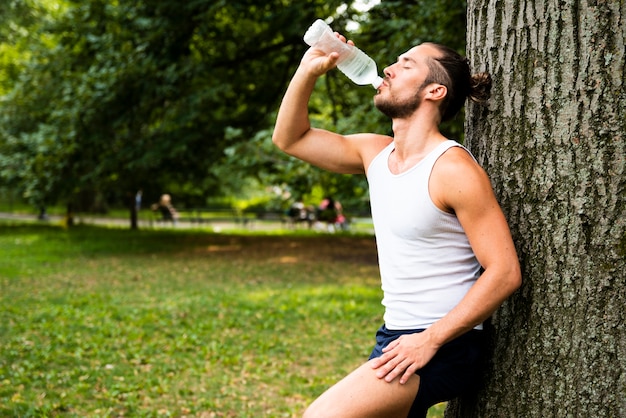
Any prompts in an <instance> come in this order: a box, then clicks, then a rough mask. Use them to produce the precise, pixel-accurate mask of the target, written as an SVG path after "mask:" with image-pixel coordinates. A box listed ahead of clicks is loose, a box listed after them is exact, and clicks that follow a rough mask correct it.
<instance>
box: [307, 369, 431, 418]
mask: <svg viewBox="0 0 626 418" xmlns="http://www.w3.org/2000/svg"><path fill="white" fill-rule="evenodd" d="M398 380H399V379H395V380H394V381H393V382H391V383H387V382H386V381H385V380H382V379H379V378H377V377H376V375H375V370H373V369H372V367H371V366H370V362H367V363H365V364H363V365H362V366H361V367H359V368H357V369H356V370H355V371H353V372H352V373H350V374H349V375H348V376H346V377H345V378H344V379H342V380H341V381H339V382H338V383H337V384H335V385H334V386H332V387H331V388H330V389H328V390H327V391H326V392H324V393H323V394H322V395H321V396H320V397H319V398H317V399H316V400H315V401H314V402H313V403H312V404H311V406H309V408H308V409H307V410H306V412H305V414H304V417H305V418H331V417H341V418H351V417H355V418H357V417H358V418H376V417H381V418H382V417H385V418H387V417H406V416H408V414H409V411H410V409H411V405H412V404H413V401H414V400H415V395H416V394H417V390H418V388H419V381H420V379H419V376H418V375H413V376H412V377H411V378H410V379H409V381H408V382H407V383H405V384H404V385H401V384H400V383H398Z"/></svg>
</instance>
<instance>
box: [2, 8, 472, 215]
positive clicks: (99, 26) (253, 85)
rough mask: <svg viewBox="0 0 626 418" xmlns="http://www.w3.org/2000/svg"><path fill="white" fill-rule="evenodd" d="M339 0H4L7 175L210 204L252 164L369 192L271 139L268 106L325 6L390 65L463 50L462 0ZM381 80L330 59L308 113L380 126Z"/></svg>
mask: <svg viewBox="0 0 626 418" xmlns="http://www.w3.org/2000/svg"><path fill="white" fill-rule="evenodd" d="M344 3H345V2H344V1H339V0H335V1H321V0H309V1H303V2H297V3H296V2H292V1H288V0H272V1H265V2H257V1H250V0H229V1H225V0H217V1H216V0H194V1H189V2H182V3H181V2H179V1H177V0H158V1H150V2H148V1H135V0H133V1H130V0H81V1H78V0H21V1H20V0H11V1H9V2H5V3H3V5H1V6H0V9H1V10H0V11H2V14H1V16H2V18H1V19H2V20H3V22H4V23H6V25H4V26H3V29H0V42H1V43H0V48H1V49H2V51H3V53H4V54H3V61H2V62H0V94H2V96H1V97H0V110H1V112H0V179H2V184H3V185H4V186H5V187H10V188H13V189H18V190H20V192H21V194H22V195H23V196H24V197H26V198H28V199H29V200H30V201H31V202H32V203H34V204H37V205H46V204H51V203H56V202H67V203H71V204H73V205H75V206H76V207H77V208H78V209H81V210H84V209H90V208H93V206H94V202H98V201H100V202H105V203H106V202H120V201H121V200H124V199H127V197H128V196H130V195H131V194H133V195H134V192H135V191H136V190H137V189H140V188H141V189H143V190H144V196H148V198H150V196H152V197H153V198H156V196H157V195H158V194H159V193H161V192H163V191H170V192H171V191H178V192H180V193H181V194H185V195H186V196H187V199H188V200H189V203H190V204H200V205H201V204H203V201H204V202H205V201H206V197H207V196H214V195H220V194H224V193H235V192H238V191H240V190H242V189H243V186H244V185H245V184H249V181H248V180H245V179H250V178H252V179H254V181H255V182H258V183H260V184H279V183H284V184H288V185H289V187H292V188H293V189H294V192H295V193H300V194H301V193H305V192H306V190H307V189H310V188H311V187H312V185H313V184H324V187H328V188H329V189H330V191H331V192H342V193H346V194H348V193H350V190H349V189H353V190H356V191H357V194H358V193H361V197H362V196H363V195H364V193H365V192H364V190H365V188H364V183H363V182H364V180H363V179H358V178H357V179H354V178H347V177H345V176H330V175H328V174H327V173H322V172H320V171H319V170H315V169H313V168H310V167H305V166H304V165H302V163H298V162H295V161H292V160H290V159H289V158H287V157H285V156H283V155H279V153H278V152H276V151H275V150H273V149H272V147H271V146H270V144H269V141H270V136H271V129H272V125H273V122H274V116H275V111H276V109H277V107H278V104H279V101H280V99H281V96H282V94H283V92H284V90H285V88H286V85H287V83H288V81H289V79H290V77H291V75H292V74H293V72H294V70H295V68H296V66H297V64H298V62H299V60H300V58H301V56H302V54H303V53H304V51H305V48H306V45H305V44H304V43H303V41H302V35H303V33H304V31H305V30H306V28H307V27H308V26H309V25H310V24H311V23H312V22H313V21H314V20H315V19H316V18H319V17H322V18H324V17H327V18H328V19H329V21H331V24H332V26H333V28H334V29H335V30H337V31H341V32H343V33H346V34H347V35H348V36H349V37H350V38H352V39H354V40H355V42H356V43H357V44H358V45H359V46H360V47H362V49H364V50H365V51H366V52H369V53H370V54H371V55H372V56H373V57H374V58H375V59H376V60H377V61H378V62H380V63H381V64H382V65H381V68H380V70H382V68H383V66H384V63H390V62H393V61H394V60H395V57H396V56H397V55H398V54H399V53H401V52H403V51H404V50H406V49H408V48H409V46H410V44H411V43H415V42H418V41H420V40H426V39H431V40H432V39H433V37H434V38H435V39H434V40H440V41H443V42H447V41H450V42H448V43H450V44H451V45H453V46H455V47H457V48H459V49H461V50H462V45H463V43H464V39H463V36H464V23H463V22H464V21H463V16H464V7H465V5H464V2H462V1H458V0H445V1H443V0H442V1H437V2H426V1H424V2H418V3H416V4H405V2H395V1H383V2H381V3H380V4H378V5H377V6H375V7H374V8H373V9H372V10H371V11H370V12H369V14H363V13H361V12H359V11H358V10H357V9H356V8H354V7H353V6H352V5H351V4H344ZM434 15H437V18H434ZM432 21H435V22H438V23H437V25H432V24H431V23H432ZM451 21H455V22H457V23H455V24H451ZM425 22H429V23H428V24H426V23H425ZM4 28H12V29H16V28H17V29H19V30H7V29H4ZM428 28H430V30H428ZM446 28H447V29H446ZM450 28H454V30H451V29H450ZM457 37H458V39H457ZM372 95H373V90H372V89H371V88H369V87H355V86H354V85H351V84H350V82H349V81H348V80H347V79H345V77H343V76H342V75H341V74H340V73H339V72H337V71H334V72H332V73H329V74H328V75H327V76H326V77H323V78H322V79H320V88H319V89H318V90H317V92H316V96H315V97H314V99H313V100H312V118H313V119H314V120H315V122H316V123H318V124H319V125H321V126H322V127H327V128H330V129H335V130H339V131H342V132H354V131H364V130H368V131H379V132H385V131H387V130H388V129H389V128H388V123H387V122H386V121H385V120H384V119H383V118H382V117H381V116H380V115H379V114H378V113H377V112H376V111H375V110H374V109H373V108H372V104H371V103H372V100H371V97H372ZM352 194H354V193H352ZM194 196H196V197H195V198H194ZM361 197H359V198H361Z"/></svg>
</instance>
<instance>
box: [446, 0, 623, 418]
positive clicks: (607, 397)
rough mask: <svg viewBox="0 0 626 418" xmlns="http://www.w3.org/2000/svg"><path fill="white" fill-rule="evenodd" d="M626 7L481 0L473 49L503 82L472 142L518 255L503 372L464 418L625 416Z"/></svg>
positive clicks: (500, 360)
mask: <svg viewBox="0 0 626 418" xmlns="http://www.w3.org/2000/svg"><path fill="white" fill-rule="evenodd" d="M625 19H626V3H625V2H624V1H598V2H579V1H565V2H564V1H555V0H549V1H542V2H526V1H520V0H509V1H502V2H484V1H475V0H472V1H470V2H469V7H468V22H469V26H468V50H469V51H470V53H471V54H470V55H471V57H472V65H473V67H474V68H476V69H477V70H478V69H479V70H488V71H489V72H491V73H492V74H493V76H494V79H495V86H494V90H493V99H492V103H491V106H490V109H489V110H481V109H479V108H470V112H469V115H470V116H469V118H468V124H467V142H468V143H469V147H470V148H471V149H472V150H473V152H474V153H475V155H476V156H477V157H478V159H479V160H480V162H481V163H482V164H483V165H484V166H485V167H486V169H487V170H488V171H489V172H490V174H491V178H492V180H493V182H494V185H495V189H496V192H497V194H498V198H499V200H500V202H501V203H502V206H503V208H504V210H505V212H506V215H507V217H508V219H509V221H510V223H511V227H512V230H513V234H514V239H515V242H516V243H517V246H518V250H519V255H520V257H521V263H522V269H523V276H524V283H523V286H522V288H521V290H520V291H519V292H518V293H517V294H516V295H515V296H514V297H513V298H512V299H511V300H510V301H509V302H508V303H506V304H505V305H504V306H503V308H502V309H500V310H499V312H498V314H497V315H496V316H495V318H494V321H493V325H494V328H495V338H494V352H493V364H492V368H491V371H490V373H489V376H488V379H487V386H486V388H485V389H484V390H483V391H482V392H481V393H480V394H479V395H478V398H477V399H463V400H462V401H461V402H460V403H458V404H453V405H452V406H451V408H450V411H449V412H450V414H447V415H448V416H450V415H451V416H459V417H472V416H476V417H494V416H505V417H522V416H523V417H545V416H551V417H561V416H576V417H600V416H602V417H609V416H611V417H622V416H626V343H625V341H626V327H624V323H625V322H626V321H625V320H626V318H625V316H626V314H625V310H624V306H626V293H625V292H624V288H625V287H626V228H625V222H626V221H625V220H626V201H625V199H624V197H625V190H626V173H625V171H624V170H625V161H624V155H625V147H626V145H625V138H626V118H624V115H625V114H626V85H625V74H624V68H625V67H624V62H625V61H626V54H625V43H626V25H624V20H625Z"/></svg>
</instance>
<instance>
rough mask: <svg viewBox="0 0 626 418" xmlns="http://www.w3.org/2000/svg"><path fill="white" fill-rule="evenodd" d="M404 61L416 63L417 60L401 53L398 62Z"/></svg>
mask: <svg viewBox="0 0 626 418" xmlns="http://www.w3.org/2000/svg"><path fill="white" fill-rule="evenodd" d="M400 61H403V62H411V63H416V62H417V61H415V60H414V59H413V58H411V57H409V56H407V55H404V54H402V55H400V56H399V57H398V62H400Z"/></svg>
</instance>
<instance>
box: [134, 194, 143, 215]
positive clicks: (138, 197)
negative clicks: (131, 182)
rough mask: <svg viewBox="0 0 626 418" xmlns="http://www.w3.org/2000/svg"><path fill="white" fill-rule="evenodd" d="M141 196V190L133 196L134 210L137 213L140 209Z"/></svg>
mask: <svg viewBox="0 0 626 418" xmlns="http://www.w3.org/2000/svg"><path fill="white" fill-rule="evenodd" d="M142 195H143V190H138V191H137V194H135V210H136V211H137V212H139V210H140V209H141V197H142Z"/></svg>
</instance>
